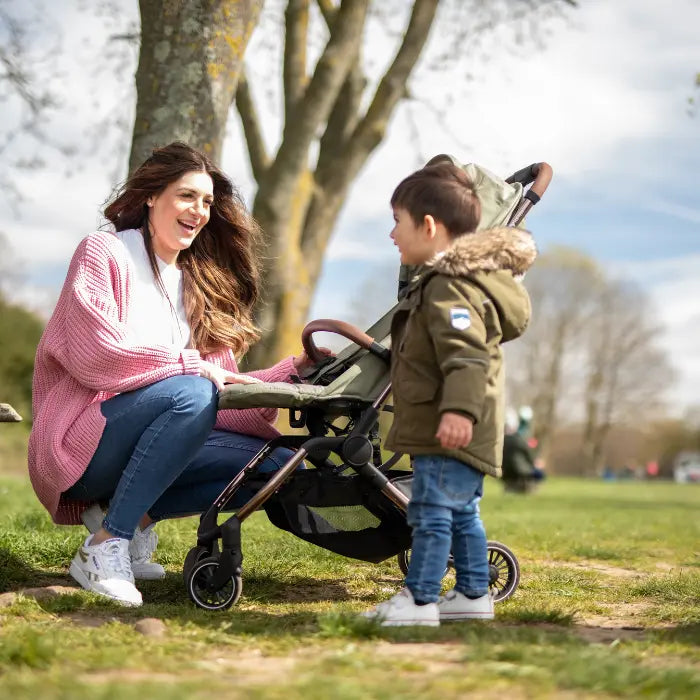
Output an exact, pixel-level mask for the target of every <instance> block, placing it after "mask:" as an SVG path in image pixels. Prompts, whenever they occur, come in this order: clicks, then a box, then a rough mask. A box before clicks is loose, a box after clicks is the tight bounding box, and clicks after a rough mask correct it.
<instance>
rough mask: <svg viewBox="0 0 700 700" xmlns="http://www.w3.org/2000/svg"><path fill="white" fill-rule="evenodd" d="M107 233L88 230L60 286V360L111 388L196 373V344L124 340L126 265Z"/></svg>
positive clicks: (86, 381)
mask: <svg viewBox="0 0 700 700" xmlns="http://www.w3.org/2000/svg"><path fill="white" fill-rule="evenodd" d="M108 237H111V234H107V233H99V234H93V235H91V236H88V237H87V238H85V239H84V240H83V241H82V242H81V243H80V245H79V246H78V248H77V250H76V252H75V254H74V256H73V260H72V261H71V265H70V268H69V271H68V276H67V278H66V282H65V286H64V290H63V295H66V302H67V309H66V313H65V316H64V328H63V343H62V353H61V355H62V356H61V357H60V358H59V359H60V361H61V362H62V364H63V365H64V367H65V368H66V370H67V371H68V372H69V373H70V374H71V375H72V376H73V377H75V378H76V379H77V380H78V381H79V382H80V383H81V384H83V385H85V386H87V387H90V388H91V389H95V390H96V391H107V392H113V393H119V392H124V391H130V390H133V389H138V388H140V387H143V386H147V385H149V384H153V383H154V382H157V381H160V380H162V379H167V378H168V377H173V376H176V375H179V374H194V375H196V374H199V366H200V355H199V352H198V351H196V350H190V349H185V350H179V349H177V348H175V347H174V346H167V345H154V346H143V345H132V344H130V343H129V339H128V331H127V328H126V324H125V323H124V320H123V318H124V314H123V313H122V312H121V310H122V309H124V308H126V303H127V300H126V294H127V280H126V279H125V276H126V274H127V265H126V262H125V261H121V264H120V261H118V260H117V257H116V255H115V252H114V250H112V249H111V241H110V239H109V238H108ZM115 240H116V239H115Z"/></svg>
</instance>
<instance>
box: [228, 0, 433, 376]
mask: <svg viewBox="0 0 700 700" xmlns="http://www.w3.org/2000/svg"><path fill="white" fill-rule="evenodd" d="M318 4H319V7H320V8H321V11H322V12H323V14H324V18H325V20H326V22H327V24H328V27H329V32H330V38H329V40H328V44H327V46H326V49H325V51H324V53H323V55H322V57H321V59H320V60H319V62H318V64H317V66H316V68H315V70H314V74H313V76H311V78H310V79H309V78H307V77H306V75H305V73H304V71H303V70H302V68H301V67H302V66H303V65H304V61H305V53H304V51H305V49H304V46H305V28H306V23H307V20H308V5H309V2H308V0H290V2H289V5H288V10H287V14H286V42H285V70H284V80H285V117H286V119H285V129H284V135H283V140H282V144H281V146H280V148H279V150H278V152H277V154H276V156H275V158H274V161H272V162H269V161H268V160H267V156H266V155H265V150H264V145H263V144H262V141H261V139H260V129H259V125H258V124H257V117H256V115H255V112H254V108H253V104H252V100H251V99H250V94H249V93H248V90H247V85H246V84H245V82H244V81H242V82H241V83H240V84H239V91H238V94H237V96H236V103H237V106H238V109H239V112H240V114H241V119H242V122H243V127H244V130H245V133H246V141H247V143H248V148H249V153H250V156H251V164H252V166H253V172H254V174H255V177H256V179H257V181H258V184H259V189H258V193H257V195H256V198H255V204H254V209H253V213H254V215H255V217H256V219H257V220H258V221H259V222H260V224H261V226H262V228H263V230H264V231H265V237H266V240H267V241H268V249H267V251H266V258H267V265H266V267H265V271H264V294H265V304H264V306H261V308H260V309H259V311H258V314H257V318H258V322H259V323H260V325H261V327H262V329H263V338H262V340H261V341H260V342H259V343H258V344H257V345H255V346H254V347H253V348H252V349H251V351H250V352H249V354H248V356H247V357H246V364H247V365H248V366H250V367H260V366H265V365H269V364H271V363H272V362H275V361H276V360H278V359H280V358H281V357H283V356H284V355H285V354H287V353H288V352H289V351H290V350H295V349H298V347H299V337H300V334H301V329H302V328H303V325H304V323H305V320H306V317H307V314H308V310H309V307H310V305H311V300H312V296H313V290H314V288H315V286H316V282H317V280H318V277H319V275H320V272H321V266H322V263H323V254H324V251H325V248H326V246H327V244H328V241H329V238H330V235H331V232H332V230H333V227H334V225H335V222H336V220H337V217H338V214H339V213H340V209H341V207H342V204H343V201H344V199H345V196H346V194H347V191H348V189H349V187H350V185H351V184H352V182H353V180H354V179H355V177H356V176H357V174H358V173H359V171H360V169H361V168H362V166H363V165H364V164H365V162H366V160H367V158H368V157H369V155H370V154H371V153H372V151H373V150H374V149H375V148H376V147H377V146H378V145H379V144H380V143H381V141H382V139H383V138H384V135H385V132H386V127H387V124H388V121H389V118H390V117H391V115H392V113H393V111H394V109H395V107H396V105H397V104H398V103H399V101H400V100H401V98H402V97H403V96H404V95H405V92H406V83H407V81H408V78H409V76H410V74H411V71H412V70H413V68H414V66H415V64H416V62H417V61H418V58H419V56H420V54H421V52H422V50H423V47H424V45H425V42H426V40H427V37H428V33H429V31H430V28H431V26H432V23H433V20H434V17H435V12H436V10H437V6H438V0H416V1H415V3H414V6H413V11H412V13H411V18H410V20H409V23H408V26H407V28H406V32H405V35H404V38H403V41H402V42H401V45H400V47H399V48H398V51H397V53H396V56H395V58H394V60H393V62H392V64H391V66H390V67H389V69H388V70H387V72H386V74H385V75H384V77H383V78H382V80H381V81H380V83H379V86H378V87H377V90H376V92H375V94H374V97H373V99H372V101H371V103H370V105H369V107H368V108H367V111H366V112H365V113H364V114H363V113H361V112H360V102H361V97H362V90H363V88H364V78H363V76H362V74H361V73H360V72H359V65H360V62H359V54H360V46H361V40H362V34H363V26H364V22H365V16H366V11H367V5H368V1H367V0H353V1H352V2H349V1H348V0H345V1H344V2H342V3H341V5H340V6H339V7H335V6H334V5H332V4H331V3H324V2H319V3H318ZM322 127H325V131H324V133H323V136H322V138H321V139H320V141H319V142H318V145H319V155H318V160H317V164H316V167H315V170H313V171H312V170H310V169H309V167H308V160H309V156H308V153H309V149H310V147H311V146H312V144H313V143H314V142H315V137H316V133H317V132H318V130H319V129H320V128H322Z"/></svg>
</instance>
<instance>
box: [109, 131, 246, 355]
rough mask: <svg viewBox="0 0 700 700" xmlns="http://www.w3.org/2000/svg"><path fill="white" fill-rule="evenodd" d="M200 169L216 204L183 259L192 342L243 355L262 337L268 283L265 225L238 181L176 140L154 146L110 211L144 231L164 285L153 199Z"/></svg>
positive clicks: (124, 224)
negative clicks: (259, 306)
mask: <svg viewBox="0 0 700 700" xmlns="http://www.w3.org/2000/svg"><path fill="white" fill-rule="evenodd" d="M192 171H195V172H206V173H208V174H209V176H210V177H211V179H212V182H213V184H214V202H213V204H212V206H211V213H210V218H209V221H208V223H207V225H206V226H205V227H204V228H203V229H202V230H201V231H200V232H199V234H198V235H197V237H196V238H195V239H194V241H193V242H192V245H191V246H190V247H189V248H186V249H185V250H182V251H180V254H179V255H178V258H177V261H178V265H179V266H180V269H181V270H182V279H183V290H184V291H183V294H184V304H185V312H186V314H187V321H188V323H189V324H190V330H191V333H192V340H191V345H192V346H193V347H195V348H196V349H197V350H199V351H200V352H203V353H206V352H212V351H215V350H221V349H224V348H232V349H233V351H234V353H236V354H242V353H244V352H245V351H246V350H247V349H248V347H249V346H250V345H251V344H252V343H254V342H255V341H256V340H258V338H259V337H260V333H259V331H258V329H257V327H256V326H255V324H254V323H253V307H254V306H255V303H256V301H257V300H258V295H259V284H260V271H259V263H258V260H257V256H256V249H257V244H258V242H259V237H260V229H259V228H258V225H257V224H256V223H255V220H254V219H253V217H252V216H251V215H250V214H249V213H248V211H247V209H246V207H245V205H244V204H243V200H242V199H241V196H240V194H239V193H238V191H237V190H236V188H235V187H234V185H233V183H232V182H231V180H229V178H228V177H227V176H226V175H225V174H224V173H223V172H222V171H221V170H220V169H219V168H217V167H216V166H215V165H214V164H213V163H212V162H211V161H210V160H209V158H208V157H207V156H206V155H204V154H203V153H201V152H199V151H197V150H195V149H194V148H192V147H191V146H188V145H187V144H186V143H182V142H180V141H175V142H174V143H171V144H169V145H168V146H164V147H163V148H156V149H154V151H153V154H152V155H151V156H150V157H149V158H147V159H146V161H145V162H144V163H143V164H142V165H140V166H139V167H138V168H137V169H136V170H135V171H134V172H133V173H132V174H131V175H130V176H129V178H128V179H127V181H126V182H125V183H124V184H123V185H122V186H121V187H120V188H119V189H118V190H117V192H116V193H115V195H114V197H113V199H112V201H111V202H110V203H109V204H108V205H107V207H106V208H105V210H104V215H105V217H107V219H109V221H111V222H112V224H113V225H114V227H115V230H116V231H124V230H127V229H140V230H141V234H142V235H143V242H144V245H145V246H146V252H147V253H148V258H149V260H150V261H151V268H152V269H153V275H154V277H155V279H156V283H157V284H159V285H160V286H161V288H162V281H161V279H160V273H159V271H158V265H157V263H156V255H155V252H154V250H153V242H152V240H151V234H150V231H149V227H148V206H147V204H146V202H147V200H148V199H149V198H150V197H153V196H156V195H158V194H160V193H161V192H162V191H163V190H164V189H165V188H166V187H167V186H168V185H169V184H170V183H171V182H175V181H176V180H178V179H179V178H180V177H182V176H183V175H184V174H185V173H188V172H192Z"/></svg>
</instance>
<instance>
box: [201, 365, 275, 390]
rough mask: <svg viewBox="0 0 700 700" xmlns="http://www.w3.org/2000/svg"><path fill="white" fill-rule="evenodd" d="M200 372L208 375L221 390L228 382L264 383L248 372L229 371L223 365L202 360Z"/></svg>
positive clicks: (203, 375) (202, 375)
mask: <svg viewBox="0 0 700 700" xmlns="http://www.w3.org/2000/svg"><path fill="white" fill-rule="evenodd" d="M199 374H200V376H201V377H206V378H207V379H208V380H209V381H210V382H212V384H214V385H215V386H216V388H217V389H218V390H219V391H221V390H222V389H223V388H224V386H225V385H226V384H262V382H261V381H260V380H259V379H257V378H256V377H249V376H248V375H247V374H236V373H235V372H229V371H228V370H227V369H224V368H223V367H219V366H218V365H215V364H213V363H212V362H207V361H206V360H202V361H201V362H200V364H199Z"/></svg>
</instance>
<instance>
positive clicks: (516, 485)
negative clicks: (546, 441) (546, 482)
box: [503, 409, 545, 493]
mask: <svg viewBox="0 0 700 700" xmlns="http://www.w3.org/2000/svg"><path fill="white" fill-rule="evenodd" d="M526 416H527V413H526V412H524V411H523V409H521V410H520V413H519V414H516V413H515V412H514V411H513V410H512V409H510V410H508V411H506V421H505V435H504V437H503V484H504V487H505V489H506V491H512V492H516V493H526V492H528V491H530V490H531V489H532V487H533V485H534V484H536V483H537V482H539V481H542V480H543V479H544V478H545V472H544V470H543V469H541V468H540V467H539V466H537V463H536V461H535V455H534V450H533V448H532V447H530V444H529V442H528V439H527V435H528V434H529V432H530V420H531V419H532V414H531V413H530V415H529V417H526Z"/></svg>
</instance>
